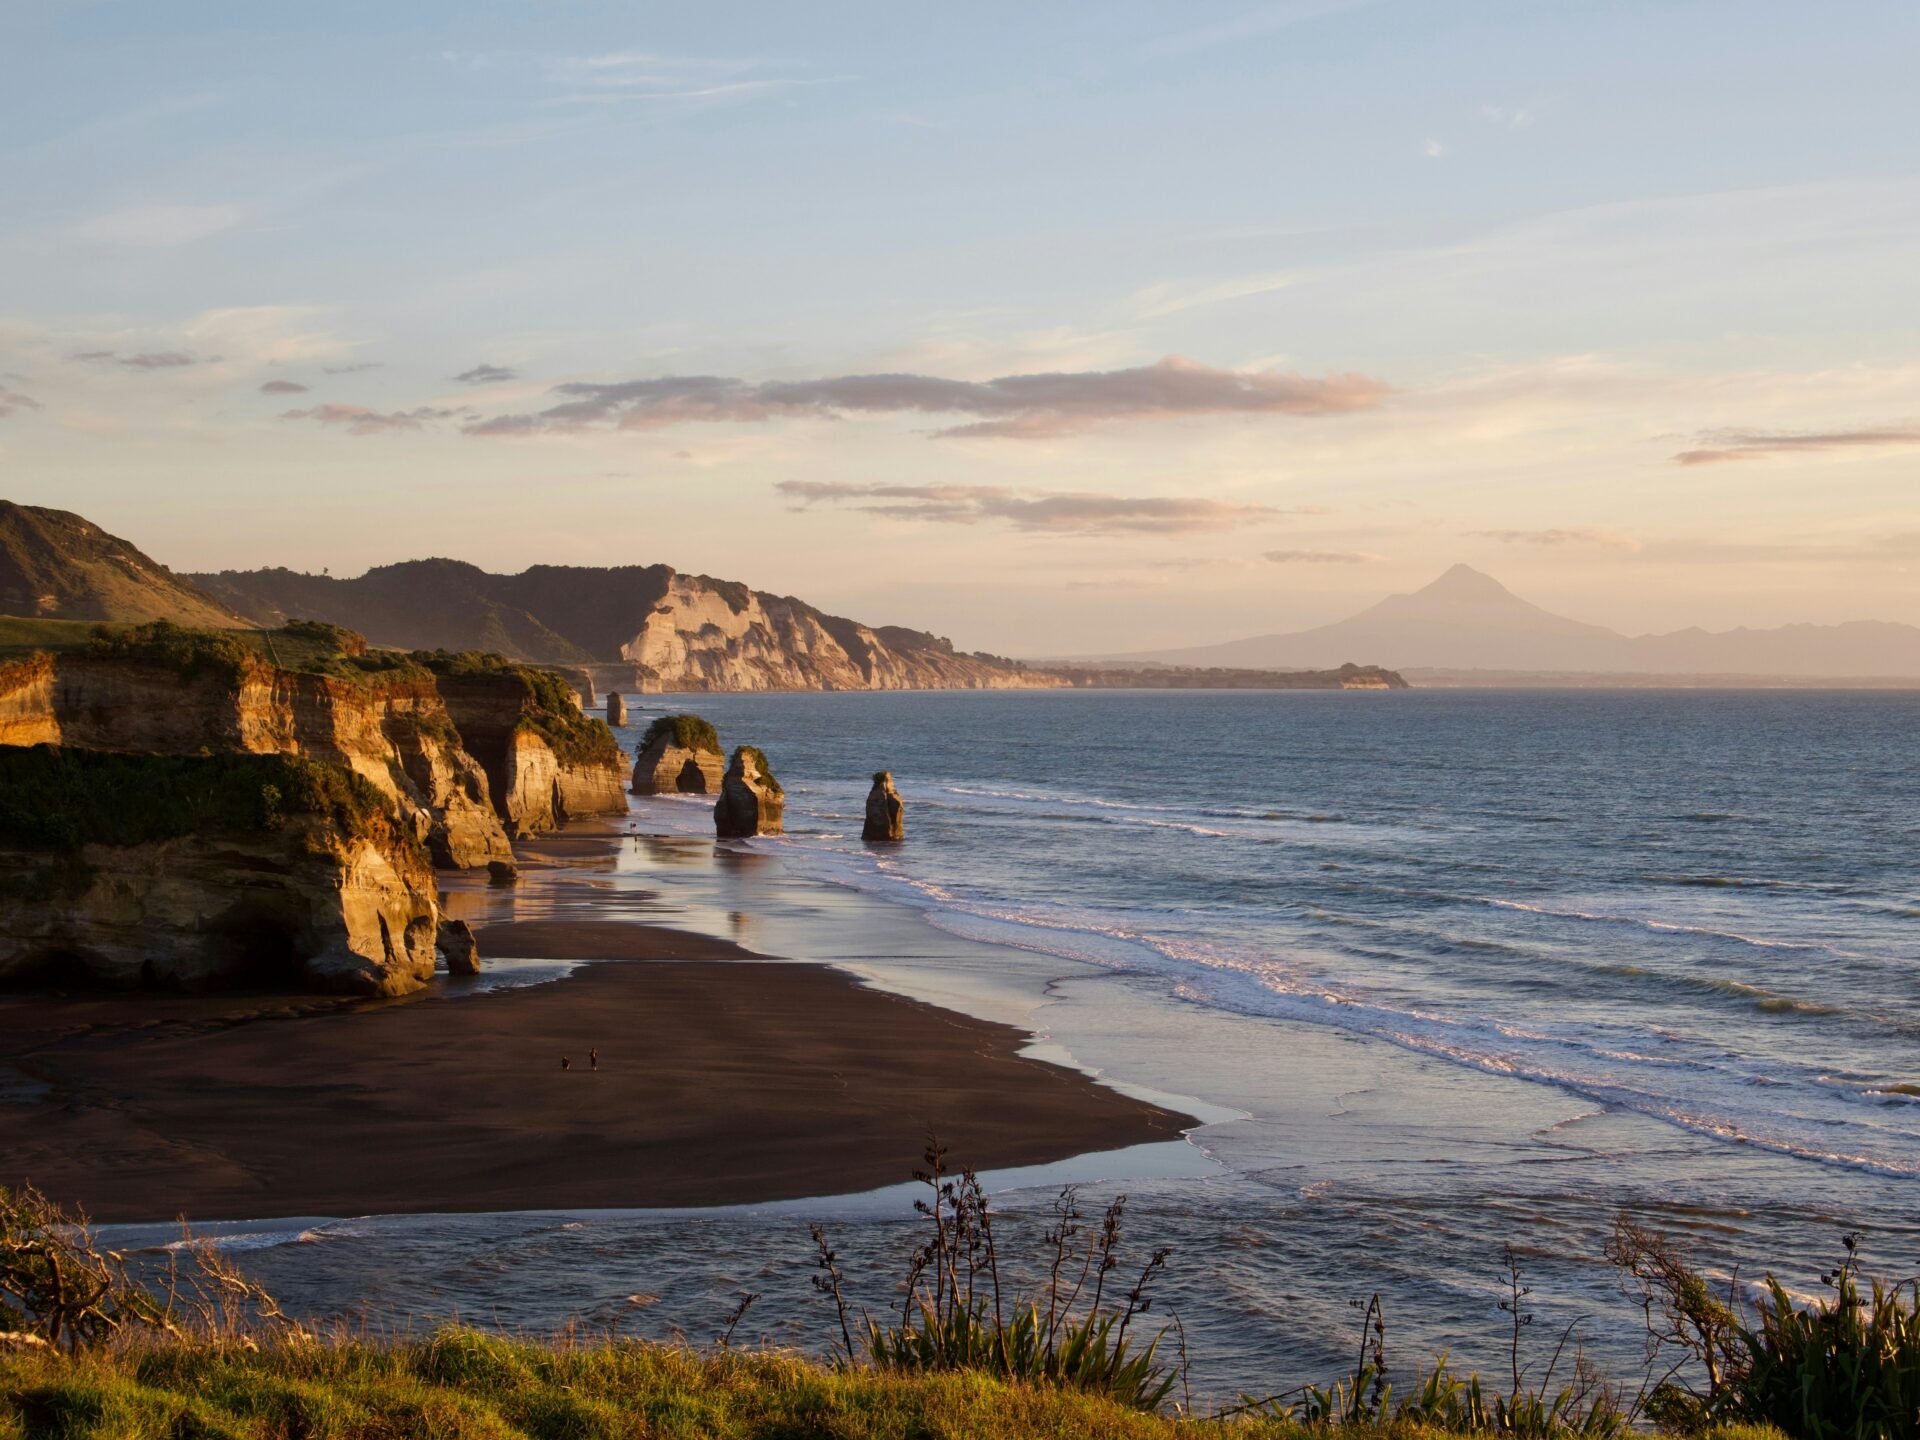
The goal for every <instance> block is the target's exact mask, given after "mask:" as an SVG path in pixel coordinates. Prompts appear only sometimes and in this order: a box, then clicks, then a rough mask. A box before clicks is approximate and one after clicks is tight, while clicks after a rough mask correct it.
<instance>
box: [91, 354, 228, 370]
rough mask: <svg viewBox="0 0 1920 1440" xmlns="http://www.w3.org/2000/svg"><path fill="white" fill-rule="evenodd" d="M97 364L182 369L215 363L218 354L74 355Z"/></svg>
mask: <svg viewBox="0 0 1920 1440" xmlns="http://www.w3.org/2000/svg"><path fill="white" fill-rule="evenodd" d="M73 358H74V359H76V360H85V361H88V362H89V363H91V364H95V365H118V366H119V367H120V368H121V369H123V370H181V369H185V368H186V367H187V366H189V365H213V364H217V363H218V362H219V360H220V357H219V356H218V355H189V354H187V353H186V352H185V351H184V350H143V351H140V352H138V353H136V354H132V355H122V354H120V353H119V352H118V351H115V350H82V351H80V352H79V353H78V354H76V355H75V356H74V357H73Z"/></svg>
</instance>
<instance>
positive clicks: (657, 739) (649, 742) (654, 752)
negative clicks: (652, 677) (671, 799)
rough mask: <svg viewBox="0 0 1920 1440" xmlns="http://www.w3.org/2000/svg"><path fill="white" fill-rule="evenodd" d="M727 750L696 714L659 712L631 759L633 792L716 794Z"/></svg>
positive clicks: (710, 726)
mask: <svg viewBox="0 0 1920 1440" xmlns="http://www.w3.org/2000/svg"><path fill="white" fill-rule="evenodd" d="M726 768H727V752H726V751H724V750H722V749H721V748H720V735H719V732H718V731H716V730H715V729H714V728H713V726H712V725H710V724H708V723H707V722H706V721H705V720H702V719H701V718H700V717H699V716H698V715H662V716H661V717H660V718H659V719H657V720H655V721H654V722H653V723H652V724H651V725H649V726H647V733H646V734H645V735H644V736H642V737H641V740H640V753H639V754H638V755H637V756H635V757H634V761H633V787H632V788H633V793H634V794H636V795H718V794H719V793H720V784H721V780H722V778H723V777H724V775H725V773H726Z"/></svg>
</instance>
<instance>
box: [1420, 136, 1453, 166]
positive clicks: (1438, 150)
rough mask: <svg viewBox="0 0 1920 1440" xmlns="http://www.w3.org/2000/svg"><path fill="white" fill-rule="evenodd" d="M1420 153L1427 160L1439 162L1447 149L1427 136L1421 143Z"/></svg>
mask: <svg viewBox="0 0 1920 1440" xmlns="http://www.w3.org/2000/svg"><path fill="white" fill-rule="evenodd" d="M1420 153H1421V154H1422V155H1424V156H1426V157H1427V158H1428V159H1429V160H1441V159H1444V158H1445V157H1446V153H1447V147H1446V145H1445V144H1444V143H1442V142H1441V141H1439V140H1436V139H1434V138H1433V137H1432V136H1431V135H1429V136H1428V137H1427V138H1426V139H1425V140H1423V141H1422V142H1421V144H1420Z"/></svg>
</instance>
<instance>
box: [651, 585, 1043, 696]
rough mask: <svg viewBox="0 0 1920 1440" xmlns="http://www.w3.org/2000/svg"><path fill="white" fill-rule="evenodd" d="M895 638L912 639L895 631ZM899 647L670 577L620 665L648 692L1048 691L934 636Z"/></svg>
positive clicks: (768, 599)
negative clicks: (633, 671) (635, 672)
mask: <svg viewBox="0 0 1920 1440" xmlns="http://www.w3.org/2000/svg"><path fill="white" fill-rule="evenodd" d="M893 633H894V634H895V635H896V636H918V632H915V631H910V630H897V629H896V630H894V631H893ZM918 638H921V639H923V640H925V641H926V642H929V643H927V644H926V646H925V647H924V648H915V649H908V648H904V647H903V648H900V649H895V648H894V647H893V646H890V645H888V644H887V643H886V642H884V641H883V640H882V639H881V638H880V635H879V634H878V632H876V631H875V630H873V629H871V628H869V627H868V626H865V625H862V624H860V623H859V622H858V621H855V620H844V619H841V618H840V617H838V616H834V615H825V614H822V613H821V612H820V611H818V610H815V609H814V608H813V607H812V606H811V605H808V604H806V603H804V602H803V601H800V600H795V599H793V598H792V597H791V596H778V595H763V594H761V593H760V592H759V591H756V590H748V589H746V588H745V587H744V586H737V587H721V586H718V585H716V584H715V583H714V582H713V581H710V580H707V579H705V578H704V577H702V576H697V575H675V576H674V577H673V579H672V580H671V581H670V582H669V584H668V586H667V590H666V594H665V595H663V596H662V597H661V599H660V601H659V603H658V604H656V605H655V606H654V607H653V609H652V610H651V611H649V612H648V613H647V614H646V615H645V616H643V617H641V619H640V621H639V625H638V628H637V629H636V630H635V632H634V634H633V636H632V638H631V639H629V640H627V641H626V642H625V643H624V644H622V645H621V647H620V657H621V658H622V659H623V660H629V661H632V662H633V664H634V665H635V666H637V667H638V668H639V673H640V678H641V680H642V682H643V683H644V684H646V685H647V687H648V688H649V689H654V688H657V689H660V690H665V691H677V690H989V689H1009V688H1014V687H1022V686H1027V685H1032V684H1036V683H1050V677H1044V676H1034V675H1030V674H1028V673H1026V672H1024V671H1019V670H1015V669H1013V668H1011V667H1010V666H1006V665H1002V664H998V663H994V662H989V661H985V660H981V659H978V658H975V657H972V656H966V655H958V654H955V653H954V652H953V650H952V648H951V647H950V646H948V647H945V648H940V647H941V642H938V641H935V640H934V639H933V637H931V636H925V637H918Z"/></svg>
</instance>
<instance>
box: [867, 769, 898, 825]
mask: <svg viewBox="0 0 1920 1440" xmlns="http://www.w3.org/2000/svg"><path fill="white" fill-rule="evenodd" d="M860 838H861V839H862V840H904V839H906V838H907V806H906V802H905V801H903V800H902V799H901V798H900V792H899V791H898V790H896V789H894V788H893V775H892V772H890V771H887V770H876V771H874V772H873V789H871V790H869V791H868V792H867V823H866V827H865V828H864V829H862V830H861V832H860Z"/></svg>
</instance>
